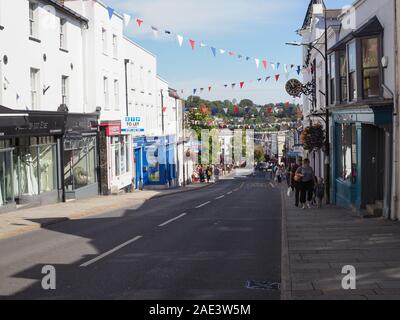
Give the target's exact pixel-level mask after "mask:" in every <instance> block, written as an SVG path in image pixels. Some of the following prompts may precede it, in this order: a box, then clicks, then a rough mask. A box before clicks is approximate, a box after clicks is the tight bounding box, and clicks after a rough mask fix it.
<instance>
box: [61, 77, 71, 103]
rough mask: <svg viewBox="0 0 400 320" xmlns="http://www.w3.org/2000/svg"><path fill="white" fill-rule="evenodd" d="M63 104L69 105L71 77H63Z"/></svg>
mask: <svg viewBox="0 0 400 320" xmlns="http://www.w3.org/2000/svg"><path fill="white" fill-rule="evenodd" d="M61 103H62V104H64V105H66V106H68V104H69V77H67V76H62V77H61Z"/></svg>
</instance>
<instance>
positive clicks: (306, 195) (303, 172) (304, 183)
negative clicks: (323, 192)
mask: <svg viewBox="0 0 400 320" xmlns="http://www.w3.org/2000/svg"><path fill="white" fill-rule="evenodd" d="M296 177H297V179H298V180H300V203H301V205H302V209H303V210H304V209H305V208H306V205H307V207H308V208H309V209H311V201H312V198H313V195H314V180H315V175H314V170H313V168H311V166H310V160H309V159H305V160H304V161H303V165H302V166H301V167H300V168H298V169H297V171H296Z"/></svg>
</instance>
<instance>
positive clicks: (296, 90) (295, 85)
mask: <svg viewBox="0 0 400 320" xmlns="http://www.w3.org/2000/svg"><path fill="white" fill-rule="evenodd" d="M302 90H303V84H302V83H301V82H300V81H299V80H297V79H291V80H289V81H288V82H287V83H286V92H287V93H288V94H289V95H291V96H292V97H299V96H300V94H301V93H302Z"/></svg>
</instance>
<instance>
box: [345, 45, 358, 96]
mask: <svg viewBox="0 0 400 320" xmlns="http://www.w3.org/2000/svg"><path fill="white" fill-rule="evenodd" d="M353 45H354V53H353V55H354V68H352V66H351V63H352V60H351V59H350V47H351V46H353ZM346 53H347V82H348V84H347V86H348V94H347V96H348V97H347V99H348V101H349V102H354V101H356V100H357V98H358V79H357V70H358V66H357V61H358V56H357V41H356V39H353V40H352V41H350V42H348V43H347V44H346ZM353 78H354V79H353Z"/></svg>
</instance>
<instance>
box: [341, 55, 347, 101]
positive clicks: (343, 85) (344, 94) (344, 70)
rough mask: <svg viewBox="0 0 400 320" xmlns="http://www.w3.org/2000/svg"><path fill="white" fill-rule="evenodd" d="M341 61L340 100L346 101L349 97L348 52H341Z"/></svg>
mask: <svg viewBox="0 0 400 320" xmlns="http://www.w3.org/2000/svg"><path fill="white" fill-rule="evenodd" d="M339 62H340V101H341V102H346V101H347V99H348V90H347V56H346V52H344V51H342V52H340V54H339Z"/></svg>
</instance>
